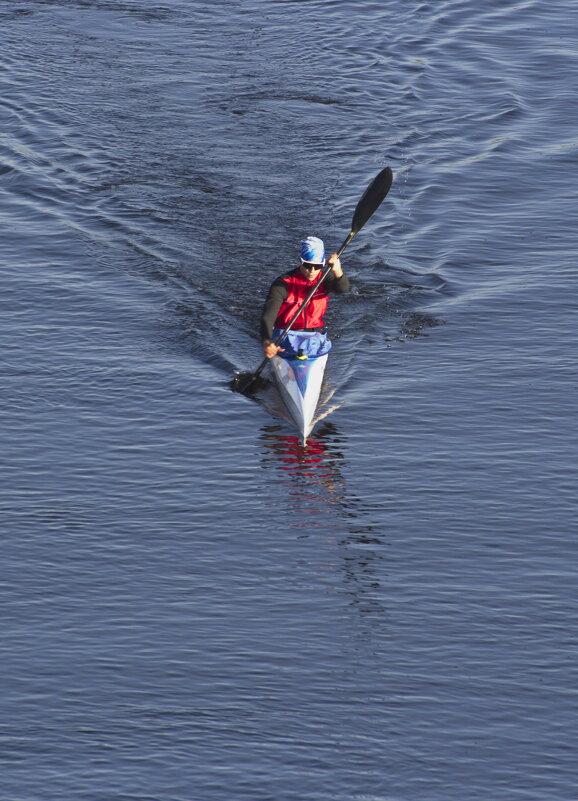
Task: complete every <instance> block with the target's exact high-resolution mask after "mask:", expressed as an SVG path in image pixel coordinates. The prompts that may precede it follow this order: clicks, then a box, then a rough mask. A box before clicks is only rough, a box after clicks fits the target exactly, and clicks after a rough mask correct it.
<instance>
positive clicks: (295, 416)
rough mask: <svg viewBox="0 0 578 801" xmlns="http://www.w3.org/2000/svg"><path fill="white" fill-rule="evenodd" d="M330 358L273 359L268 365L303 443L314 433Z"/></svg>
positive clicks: (277, 357)
mask: <svg viewBox="0 0 578 801" xmlns="http://www.w3.org/2000/svg"><path fill="white" fill-rule="evenodd" d="M327 356H328V354H327V353H325V354H324V355H323V356H318V357H316V358H311V357H310V358H308V359H283V358H281V357H280V356H273V358H272V359H271V360H270V362H269V363H270V365H271V370H272V372H273V375H274V376H275V382H276V384H277V388H278V389H279V393H280V395H281V398H282V399H283V403H284V404H285V407H286V409H287V411H288V412H289V414H290V416H291V419H292V420H293V422H294V423H295V425H296V426H297V429H298V430H299V433H300V434H301V437H302V439H303V442H305V441H306V440H307V437H308V436H309V434H310V433H311V431H312V429H313V424H314V419H315V411H316V410H317V404H318V403H319V395H320V394H321V385H322V383H323V375H324V373H325V365H326V364H327Z"/></svg>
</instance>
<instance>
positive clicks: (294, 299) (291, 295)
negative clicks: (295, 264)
mask: <svg viewBox="0 0 578 801" xmlns="http://www.w3.org/2000/svg"><path fill="white" fill-rule="evenodd" d="M317 281H319V276H317V278H316V279H315V281H308V280H307V279H306V278H305V276H304V275H303V274H302V273H301V271H300V270H299V268H297V269H296V270H293V272H291V273H289V275H286V276H284V277H283V283H284V284H285V286H286V287H287V298H286V300H284V301H283V303H282V304H281V308H280V309H279V314H278V315H277V319H276V320H275V328H285V326H287V325H289V323H290V322H291V320H292V319H293V315H294V314H295V312H296V311H297V309H298V308H299V306H301V305H302V304H303V301H304V300H305V298H306V297H307V295H308V294H309V293H310V292H311V290H312V289H313V286H314V283H316V282H317ZM328 300H329V295H328V294H327V291H326V289H325V284H321V286H320V287H319V288H318V290H317V292H316V293H315V294H314V295H313V297H312V298H311V300H310V301H309V303H308V304H307V308H306V309H305V312H304V313H303V314H300V315H299V317H298V318H297V320H296V321H295V324H294V326H293V328H294V330H299V329H300V328H322V327H323V315H324V314H325V312H326V311H327V303H328Z"/></svg>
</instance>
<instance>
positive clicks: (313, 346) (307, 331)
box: [261, 236, 349, 359]
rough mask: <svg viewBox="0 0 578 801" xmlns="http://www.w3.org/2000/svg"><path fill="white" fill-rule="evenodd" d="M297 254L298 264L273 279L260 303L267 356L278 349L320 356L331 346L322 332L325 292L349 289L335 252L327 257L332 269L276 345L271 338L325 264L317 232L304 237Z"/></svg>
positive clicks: (300, 355) (289, 353)
mask: <svg viewBox="0 0 578 801" xmlns="http://www.w3.org/2000/svg"><path fill="white" fill-rule="evenodd" d="M300 255H301V264H300V265H299V267H296V268H295V269H294V270H291V272H288V273H285V274H284V275H280V276H279V277H278V278H276V279H275V281H273V283H272V284H271V287H270V288H269V294H268V295H267V299H266V301H265V305H264V306H263V313H262V316H261V339H262V342H263V351H264V353H265V356H266V357H267V358H268V359H271V358H272V357H273V356H275V355H276V354H277V353H278V352H280V351H281V352H283V354H284V356H285V357H290V358H299V359H306V358H308V357H309V356H311V357H313V356H322V355H323V354H324V353H327V352H328V351H329V350H330V349H331V340H329V339H328V337H327V334H326V333H325V325H324V323H323V317H324V315H325V312H326V311H327V304H328V301H329V297H328V296H329V293H330V292H336V293H338V294H341V293H343V292H347V291H348V289H349V279H348V278H347V276H346V275H344V274H343V269H342V267H341V261H340V260H339V256H338V255H337V254H333V256H331V257H330V258H329V259H328V262H329V264H331V265H332V269H331V273H330V274H329V275H328V276H327V278H326V279H325V281H324V282H323V283H322V284H321V286H320V287H319V288H318V289H317V291H316V292H315V294H314V295H313V297H312V298H311V300H310V301H309V303H308V305H307V307H306V309H305V311H304V312H302V313H301V314H300V315H299V317H298V318H297V320H296V321H295V324H294V325H293V327H292V329H291V331H289V333H288V334H287V336H286V337H285V338H284V339H283V341H282V342H281V343H280V345H279V346H277V345H275V343H274V341H273V340H275V339H277V337H279V336H280V335H281V334H282V332H283V330H284V329H285V328H286V326H287V325H288V324H289V322H290V321H291V320H292V319H293V316H294V315H295V313H296V312H297V310H298V308H299V307H300V306H301V305H302V304H303V302H304V301H305V299H306V298H307V296H308V294H309V293H310V292H311V290H312V289H313V287H314V285H315V284H316V282H317V281H318V280H319V278H320V277H321V271H322V269H323V265H324V264H325V246H324V244H323V241H322V240H321V239H319V238H318V237H316V236H308V237H307V239H303V240H302V242H301V254H300Z"/></svg>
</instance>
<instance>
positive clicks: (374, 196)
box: [231, 167, 393, 394]
mask: <svg viewBox="0 0 578 801" xmlns="http://www.w3.org/2000/svg"><path fill="white" fill-rule="evenodd" d="M392 180H393V173H392V172H391V168H390V167H385V169H383V170H382V171H381V172H380V173H379V174H378V175H376V177H375V178H374V179H373V181H372V182H371V183H370V184H369V186H368V187H367V189H366V190H365V192H364V193H363V195H362V196H361V198H360V199H359V203H358V204H357V206H356V207H355V211H354V212H353V220H352V221H351V231H350V232H349V233H348V234H347V237H346V238H345V240H344V242H343V244H342V245H341V247H340V248H339V250H338V251H337V256H341V254H342V253H343V251H344V250H345V248H346V247H347V246H348V245H349V243H350V242H351V240H352V239H353V237H354V236H355V234H357V233H359V231H361V229H362V228H363V226H364V225H365V223H366V222H367V221H368V220H369V218H370V217H371V215H372V214H373V212H374V211H375V210H376V209H377V208H378V207H379V206H380V205H381V203H382V201H383V199H384V198H385V196H386V195H387V193H388V192H389V189H390V187H391V182H392ZM332 266H333V265H331V264H328V265H327V267H326V268H325V270H324V271H323V273H322V275H321V278H320V279H319V281H317V283H316V284H315V286H314V287H313V289H312V290H311V292H310V293H309V294H308V295H307V297H306V298H305V300H304V301H303V303H302V304H301V306H300V307H299V308H298V309H297V311H296V312H295V314H294V315H293V317H292V318H291V320H290V321H289V323H288V324H287V327H286V328H285V330H284V331H283V333H281V334H279V336H278V337H277V339H276V340H275V342H274V344H275V345H279V344H280V343H281V342H282V341H283V340H284V339H285V337H286V336H287V334H288V333H289V331H290V330H291V329H292V328H293V325H294V324H295V321H296V320H297V318H298V317H299V315H300V314H302V312H304V311H305V309H306V308H307V305H308V304H309V301H310V300H311V298H312V297H313V295H314V294H315V293H316V292H317V290H318V289H319V287H320V286H321V284H322V283H323V281H325V279H326V278H327V276H328V275H329V273H330V272H331V270H332ZM268 361H269V359H268V358H267V357H265V358H264V359H263V361H262V362H261V364H260V365H259V367H257V369H256V370H255V372H254V373H239V374H238V375H237V376H235V378H234V379H233V380H232V382H231V389H233V390H235V391H236V392H243V393H249V394H250V393H251V392H252V391H254V390H255V389H256V388H257V384H256V381H257V379H258V378H259V376H260V374H261V373H262V372H263V370H264V369H265V367H266V366H267V363H268Z"/></svg>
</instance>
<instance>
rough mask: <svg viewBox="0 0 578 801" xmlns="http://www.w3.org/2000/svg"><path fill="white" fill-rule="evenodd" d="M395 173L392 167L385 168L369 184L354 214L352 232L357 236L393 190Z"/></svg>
mask: <svg viewBox="0 0 578 801" xmlns="http://www.w3.org/2000/svg"><path fill="white" fill-rule="evenodd" d="M392 181H393V173H392V171H391V167H385V168H384V169H383V170H382V171H381V172H380V173H379V174H378V175H376V176H375V178H374V179H373V181H372V182H371V183H370V184H369V186H368V187H367V189H366V190H365V192H364V193H363V195H362V196H361V198H360V199H359V203H358V204H357V206H356V207H355V211H354V212H353V221H352V223H351V232H352V233H353V234H356V233H357V232H358V231H360V230H361V229H362V228H363V226H364V225H365V223H366V222H367V221H368V220H369V218H370V217H371V215H372V214H373V212H374V211H375V210H376V209H377V208H378V207H379V206H380V205H381V203H382V201H383V199H384V197H385V196H386V195H387V193H388V192H389V190H390V188H391V182H392Z"/></svg>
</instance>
